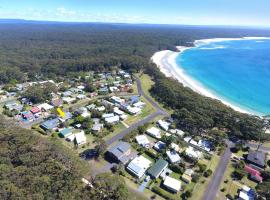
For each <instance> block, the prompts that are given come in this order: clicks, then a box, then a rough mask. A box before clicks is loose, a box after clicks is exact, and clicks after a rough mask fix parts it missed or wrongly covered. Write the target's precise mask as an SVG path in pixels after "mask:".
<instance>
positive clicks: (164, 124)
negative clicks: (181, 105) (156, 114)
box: [157, 120, 171, 131]
mask: <svg viewBox="0 0 270 200" xmlns="http://www.w3.org/2000/svg"><path fill="white" fill-rule="evenodd" d="M157 124H158V125H159V127H160V128H161V129H163V130H164V131H168V130H169V127H170V125H171V123H169V122H166V121H164V120H158V122H157Z"/></svg>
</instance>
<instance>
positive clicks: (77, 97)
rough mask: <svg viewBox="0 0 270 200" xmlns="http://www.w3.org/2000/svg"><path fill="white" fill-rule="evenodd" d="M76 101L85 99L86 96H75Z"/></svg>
mask: <svg viewBox="0 0 270 200" xmlns="http://www.w3.org/2000/svg"><path fill="white" fill-rule="evenodd" d="M76 99H78V100H82V99H86V95H84V94H79V95H77V96H76Z"/></svg>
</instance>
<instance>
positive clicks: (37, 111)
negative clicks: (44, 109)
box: [30, 106, 41, 115]
mask: <svg viewBox="0 0 270 200" xmlns="http://www.w3.org/2000/svg"><path fill="white" fill-rule="evenodd" d="M30 111H31V113H33V115H35V114H38V113H40V111H41V110H40V109H39V108H38V107H36V106H34V107H32V108H31V110H30Z"/></svg>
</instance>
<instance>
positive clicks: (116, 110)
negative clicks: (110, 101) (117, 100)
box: [113, 107, 124, 116]
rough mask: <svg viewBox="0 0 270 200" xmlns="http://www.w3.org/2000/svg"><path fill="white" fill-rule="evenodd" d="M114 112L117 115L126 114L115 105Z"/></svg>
mask: <svg viewBox="0 0 270 200" xmlns="http://www.w3.org/2000/svg"><path fill="white" fill-rule="evenodd" d="M113 112H114V113H115V114H116V115H119V116H121V115H123V114H124V112H123V111H122V110H119V108H117V107H115V108H114V109H113Z"/></svg>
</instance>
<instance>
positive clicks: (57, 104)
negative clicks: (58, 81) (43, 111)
mask: <svg viewBox="0 0 270 200" xmlns="http://www.w3.org/2000/svg"><path fill="white" fill-rule="evenodd" d="M51 104H52V106H54V107H61V106H62V105H63V100H62V99H60V98H55V99H52V101H51Z"/></svg>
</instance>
